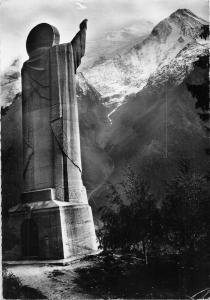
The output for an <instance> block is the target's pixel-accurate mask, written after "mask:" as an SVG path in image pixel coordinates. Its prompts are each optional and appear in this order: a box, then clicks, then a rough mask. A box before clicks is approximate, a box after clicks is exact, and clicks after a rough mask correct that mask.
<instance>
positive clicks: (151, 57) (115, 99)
mask: <svg viewBox="0 0 210 300" xmlns="http://www.w3.org/2000/svg"><path fill="white" fill-rule="evenodd" d="M203 25H207V22H206V21H205V20H203V19H201V18H199V17H197V16H195V15H194V14H193V13H192V12H191V11H189V10H187V9H179V10H177V11H176V12H174V13H173V14H171V15H170V16H169V17H168V18H166V19H164V20H163V21H161V22H160V23H159V24H157V25H156V26H155V27H154V28H153V30H152V31H151V33H150V34H149V36H147V37H146V38H145V39H144V40H143V41H142V40H140V41H138V43H136V44H135V46H133V45H131V47H130V48H129V49H126V51H124V52H123V53H117V54H115V55H114V56H113V57H110V58H108V59H105V60H101V61H99V62H98V63H97V64H95V65H93V66H92V67H91V68H88V69H87V68H86V69H84V70H83V73H84V75H85V77H86V78H88V81H89V82H90V83H91V84H92V85H93V86H94V87H95V88H96V89H97V90H98V91H99V92H100V93H101V95H102V99H103V101H104V103H105V105H106V106H107V107H108V108H109V110H110V117H111V114H112V113H113V112H114V111H115V110H116V108H117V107H119V106H120V105H121V104H122V103H123V101H124V100H125V99H126V96H127V95H130V94H132V93H137V92H139V90H141V89H142V88H143V87H145V86H146V84H147V82H148V79H149V78H150V76H151V75H152V74H153V73H154V72H156V70H157V68H159V69H160V68H164V66H169V65H170V63H171V61H172V60H173V59H175V58H176V57H177V56H178V57H182V54H181V51H183V50H184V49H186V47H187V48H188V49H189V47H191V45H194V49H195V51H197V50H196V47H198V48H199V51H200V52H202V49H203V50H204V49H205V48H206V45H203V44H200V38H199V34H200V32H201V30H202V26H203ZM175 61H176V59H175ZM183 63H184V64H185V60H184V59H183ZM111 118H112V117H111Z"/></svg>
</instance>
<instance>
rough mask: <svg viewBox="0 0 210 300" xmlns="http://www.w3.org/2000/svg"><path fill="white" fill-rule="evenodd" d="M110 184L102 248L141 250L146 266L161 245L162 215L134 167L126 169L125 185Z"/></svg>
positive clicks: (102, 234) (101, 236) (122, 183)
mask: <svg viewBox="0 0 210 300" xmlns="http://www.w3.org/2000/svg"><path fill="white" fill-rule="evenodd" d="M118 189H119V191H118V190H117V189H116V187H115V186H113V185H112V184H110V195H109V197H110V198H111V200H112V204H113V206H112V207H103V208H102V209H101V211H102V221H103V224H104V225H103V228H102V229H101V230H100V231H99V232H98V236H99V242H100V246H101V248H103V249H104V250H105V251H106V250H107V249H112V250H116V249H121V250H122V251H131V250H137V251H139V250H141V251H142V252H143V254H144V258H145V262H146V263H147V260H148V253H150V254H151V252H152V250H154V249H155V247H156V245H157V244H158V241H159V238H160V234H161V228H160V214H159V210H158V209H157V207H156V205H155V200H154V196H153V194H152V193H151V191H150V188H149V186H148V184H147V183H146V182H145V181H143V180H142V179H141V178H140V176H139V175H137V174H135V172H133V170H132V169H131V167H129V166H128V167H127V169H126V171H125V176H124V180H123V182H121V183H120V184H119V186H118Z"/></svg>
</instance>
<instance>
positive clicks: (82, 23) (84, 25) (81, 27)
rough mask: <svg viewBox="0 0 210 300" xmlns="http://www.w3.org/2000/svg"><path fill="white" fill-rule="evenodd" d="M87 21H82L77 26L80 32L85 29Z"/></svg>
mask: <svg viewBox="0 0 210 300" xmlns="http://www.w3.org/2000/svg"><path fill="white" fill-rule="evenodd" d="M87 21H88V20H87V19H84V20H83V21H82V22H81V23H80V25H79V28H80V30H82V29H87Z"/></svg>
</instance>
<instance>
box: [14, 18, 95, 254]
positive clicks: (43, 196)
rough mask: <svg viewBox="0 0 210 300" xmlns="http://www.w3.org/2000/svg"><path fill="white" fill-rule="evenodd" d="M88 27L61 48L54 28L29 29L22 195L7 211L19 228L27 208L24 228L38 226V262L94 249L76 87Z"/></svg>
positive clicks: (24, 83)
mask: <svg viewBox="0 0 210 300" xmlns="http://www.w3.org/2000/svg"><path fill="white" fill-rule="evenodd" d="M86 29H87V20H86V19H85V20H84V21H83V22H82V23H81V24H80V30H79V32H78V33H77V34H76V36H75V37H74V38H73V40H72V41H71V42H70V43H66V44H59V32H58V30H57V29H56V28H55V27H53V26H51V25H49V24H46V23H42V24H39V25H37V26H36V27H34V28H33V29H32V30H31V32H30V33H29V35H28V38H27V42H26V49H27V52H28V55H29V60H27V61H26V62H25V63H24V64H23V68H22V127H23V193H22V200H21V201H22V203H21V204H20V205H17V206H16V207H14V208H12V209H11V210H10V213H11V220H16V221H15V222H16V224H17V223H18V224H19V223H20V226H21V223H22V221H23V220H24V219H25V218H26V215H27V214H26V211H28V209H27V207H30V211H31V214H30V218H32V219H33V222H32V221H30V222H27V224H32V223H33V228H35V226H36V225H35V224H37V226H38V228H37V231H35V230H34V229H33V232H38V233H37V234H38V235H39V237H37V238H36V240H39V247H38V250H37V255H35V254H34V252H33V256H38V257H42V258H68V257H71V256H75V255H76V256H77V255H80V254H84V253H88V252H91V251H93V250H96V249H97V247H96V237H95V229H94V224H93V218H92V211H91V208H90V206H89V205H88V200H87V194H86V189H85V187H84V185H83V182H82V166H81V151H80V134H79V121H78V107H77V99H76V88H75V73H76V70H77V68H78V67H79V65H80V63H81V59H82V57H83V56H84V53H85V43H86ZM17 214H18V215H17ZM18 216H19V217H18ZM28 226H29V225H28ZM13 230H15V229H14V228H13ZM21 230H22V231H21V232H26V230H24V229H21ZM17 235H18V234H17ZM21 239H28V240H29V241H28V243H29V244H30V239H31V238H30V235H29V236H25V237H23V236H21V238H20V244H21ZM46 240H47V241H48V242H47V243H46ZM31 243H33V241H31ZM22 244H23V243H22ZM46 245H47V246H46ZM19 246H20V245H19ZM20 248H21V247H20ZM32 248H33V246H32V245H30V247H29V249H28V250H27V249H24V251H23V250H22V253H24V256H29V257H30V255H31V254H30V249H32ZM47 248H48V249H47ZM16 252H17V249H16ZM19 252H20V253H21V251H19ZM20 256H21V254H20Z"/></svg>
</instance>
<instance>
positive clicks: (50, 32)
mask: <svg viewBox="0 0 210 300" xmlns="http://www.w3.org/2000/svg"><path fill="white" fill-rule="evenodd" d="M59 41H60V34H59V32H58V29H57V28H56V27H54V26H52V25H50V24H47V23H41V24H38V25H37V26H35V27H34V28H33V29H32V30H31V31H30V33H29V35H28V37H27V40H26V50H27V52H28V55H29V56H30V54H31V52H33V51H34V50H36V49H38V48H41V47H52V46H54V45H58V44H59Z"/></svg>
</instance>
